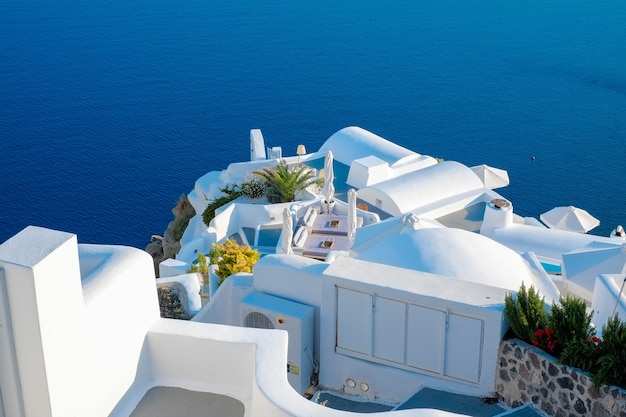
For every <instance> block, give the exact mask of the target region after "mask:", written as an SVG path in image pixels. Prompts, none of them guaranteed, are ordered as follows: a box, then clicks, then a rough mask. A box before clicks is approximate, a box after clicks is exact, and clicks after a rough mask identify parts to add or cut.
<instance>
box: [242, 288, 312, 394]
mask: <svg viewBox="0 0 626 417" xmlns="http://www.w3.org/2000/svg"><path fill="white" fill-rule="evenodd" d="M240 317H241V325H242V326H244V327H254V328H257V329H281V330H286V331H287V333H288V334H289V345H288V349H287V379H288V380H289V384H290V385H291V386H292V387H293V388H294V389H295V390H296V391H298V392H299V393H300V394H304V392H305V391H306V390H307V389H308V388H309V386H310V384H311V376H312V375H313V370H314V364H313V361H314V359H313V323H314V321H313V320H314V319H313V317H314V316H313V307H311V306H308V305H305V304H300V303H297V302H295V301H290V300H286V299H284V298H280V297H276V296H273V295H269V294H264V293H260V292H251V293H250V294H248V295H247V296H245V297H244V298H243V299H242V300H241V304H240Z"/></svg>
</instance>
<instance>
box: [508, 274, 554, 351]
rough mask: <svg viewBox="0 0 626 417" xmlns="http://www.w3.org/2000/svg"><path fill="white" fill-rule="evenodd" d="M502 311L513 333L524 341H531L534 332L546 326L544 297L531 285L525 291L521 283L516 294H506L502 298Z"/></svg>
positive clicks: (533, 337)
mask: <svg viewBox="0 0 626 417" xmlns="http://www.w3.org/2000/svg"><path fill="white" fill-rule="evenodd" d="M504 311H505V314H506V316H507V318H508V320H509V324H510V325H511V329H513V332H514V333H515V335H516V336H517V337H518V338H520V339H522V340H524V341H525V342H528V343H532V341H533V340H534V339H535V332H536V331H537V330H538V329H543V328H545V326H546V322H547V314H546V310H545V303H544V298H543V297H541V298H539V292H538V291H536V290H535V287H533V286H532V285H531V286H530V288H529V289H528V291H526V287H525V286H524V283H522V286H521V287H520V289H519V291H518V292H517V296H514V295H513V294H511V293H509V294H507V295H506V297H505V299H504Z"/></svg>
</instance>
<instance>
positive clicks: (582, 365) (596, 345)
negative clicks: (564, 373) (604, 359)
mask: <svg viewBox="0 0 626 417" xmlns="http://www.w3.org/2000/svg"><path fill="white" fill-rule="evenodd" d="M601 354H602V341H601V340H600V338H599V337H597V336H591V337H590V338H588V339H585V340H581V339H577V338H576V339H570V340H569V341H567V343H565V345H564V346H563V350H562V351H561V354H560V355H559V362H561V363H562V364H564V365H569V366H574V367H576V368H579V369H582V370H585V371H587V372H590V373H592V374H595V373H596V372H598V367H599V362H598V360H599V359H600V355H601Z"/></svg>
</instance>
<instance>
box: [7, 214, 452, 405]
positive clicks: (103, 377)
mask: <svg viewBox="0 0 626 417" xmlns="http://www.w3.org/2000/svg"><path fill="white" fill-rule="evenodd" d="M287 343H288V337H287V333H286V332H285V331H283V330H260V329H248V328H239V327H232V326H223V325H216V324H208V323H198V322H190V321H181V320H172V319H162V318H160V316H159V307H158V302H157V295H156V283H155V277H154V268H153V264H152V259H151V257H150V256H149V255H148V254H147V253H146V252H143V251H141V250H138V249H134V248H127V247H120V246H100V245H85V246H82V245H78V243H77V239H76V236H75V235H73V234H70V233H64V232H58V231H53V230H49V229H43V228H40V227H32V226H30V227H27V228H26V229H24V230H23V231H21V232H20V233H18V234H17V235H16V236H14V237H12V238H11V239H9V240H7V241H6V242H4V243H3V244H1V245H0V365H1V366H2V368H1V369H2V372H0V392H1V393H2V397H1V398H2V401H0V417H9V416H10V417H14V416H15V417H67V416H90V417H91V416H94V417H98V416H103V417H104V416H111V417H128V416H130V415H131V414H133V413H134V411H135V410H136V409H137V406H138V405H139V404H140V403H141V402H142V399H143V398H144V396H146V393H148V392H149V391H150V390H151V389H152V388H158V387H170V388H174V389H181V388H182V389H185V390H189V391H194V392H197V393H200V394H202V393H207V394H214V395H221V396H225V397H230V398H232V399H234V400H236V402H239V403H241V404H242V405H243V409H244V410H245V411H244V413H243V415H244V416H276V417H283V416H285V417H287V416H311V415H315V416H320V417H340V416H343V415H346V413H345V412H342V411H338V410H333V409H330V408H327V407H322V406H320V405H318V404H316V403H314V402H311V401H308V400H306V399H305V398H304V397H302V396H300V395H299V394H298V393H297V392H296V391H295V390H293V389H292V388H291V387H290V386H289V383H288V380H287V372H286V371H285V365H286V361H287ZM159 392H161V393H163V392H167V389H166V390H164V391H159ZM164 395H165V394H164ZM146 397H147V396H146ZM212 398H213V397H212ZM163 400H164V399H160V401H163ZM165 400H167V399H165ZM186 405H187V404H180V412H177V413H176V414H175V415H181V416H182V415H185V410H186ZM161 414H163V413H161ZM390 415H393V416H394V417H406V416H415V417H417V416H421V417H427V416H428V417H434V416H452V415H453V414H449V413H445V412H441V411H436V410H403V411H396V412H392V413H391V414H390Z"/></svg>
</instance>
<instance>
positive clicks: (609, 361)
mask: <svg viewBox="0 0 626 417" xmlns="http://www.w3.org/2000/svg"><path fill="white" fill-rule="evenodd" d="M600 348H601V349H602V351H601V356H600V358H599V359H598V370H597V372H596V373H595V374H594V375H593V377H592V381H593V385H594V387H596V388H598V387H600V385H602V384H606V385H617V386H620V387H622V388H626V371H625V370H626V322H623V321H621V320H620V319H619V317H618V316H617V314H615V315H614V316H613V317H611V318H610V319H609V321H608V322H607V323H606V324H605V325H604V326H602V342H601V343H600Z"/></svg>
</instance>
